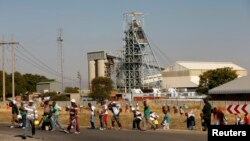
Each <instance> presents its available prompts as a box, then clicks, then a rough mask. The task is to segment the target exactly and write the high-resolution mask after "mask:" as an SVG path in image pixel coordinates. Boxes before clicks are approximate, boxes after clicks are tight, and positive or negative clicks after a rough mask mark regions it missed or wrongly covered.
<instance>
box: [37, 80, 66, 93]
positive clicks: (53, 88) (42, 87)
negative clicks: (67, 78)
mask: <svg viewBox="0 0 250 141" xmlns="http://www.w3.org/2000/svg"><path fill="white" fill-rule="evenodd" d="M61 85H62V84H61V83H60V82H58V81H55V80H51V81H46V82H39V83H37V84H36V91H37V92H38V93H41V94H44V93H48V92H56V93H61Z"/></svg>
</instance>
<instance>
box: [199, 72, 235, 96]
mask: <svg viewBox="0 0 250 141" xmlns="http://www.w3.org/2000/svg"><path fill="white" fill-rule="evenodd" d="M237 77H238V75H237V73H236V71H235V70H232V68H228V67H226V68H219V69H216V70H209V71H206V72H204V73H203V74H202V75H200V82H199V86H198V88H197V89H196V92H197V93H199V94H207V93H208V90H210V89H212V88H214V87H217V86H220V85H222V84H224V83H227V82H229V81H232V80H234V79H235V78H237Z"/></svg>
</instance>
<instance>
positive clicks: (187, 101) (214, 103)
mask: <svg viewBox="0 0 250 141" xmlns="http://www.w3.org/2000/svg"><path fill="white" fill-rule="evenodd" d="M89 102H90V103H92V104H93V105H96V104H97V102H96V101H82V102H81V103H80V104H79V105H80V106H84V107H86V106H87V104H88V103H89ZM151 102H152V103H154V104H156V105H169V106H174V105H175V106H182V105H184V104H185V105H197V106H200V107H203V105H204V103H203V100H202V99H157V100H151ZM119 103H120V104H121V105H122V106H123V105H125V104H126V103H127V104H132V105H135V104H136V103H142V102H141V101H139V102H138V101H132V102H130V101H121V102H119ZM210 103H211V105H212V106H213V107H215V106H221V107H226V106H227V105H229V104H250V101H210ZM38 104H39V103H37V105H38ZM57 104H58V105H60V106H61V107H65V106H67V105H70V101H57ZM0 105H3V102H0Z"/></svg>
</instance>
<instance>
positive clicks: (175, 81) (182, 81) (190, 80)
mask: <svg viewBox="0 0 250 141" xmlns="http://www.w3.org/2000/svg"><path fill="white" fill-rule="evenodd" d="M224 67H230V68H232V69H233V70H236V73H237V74H238V77H242V76H246V75H247V71H246V69H244V68H242V67H240V66H238V65H236V64H234V63H232V62H191V61H178V62H176V63H175V64H174V65H173V66H172V67H171V68H168V69H166V70H164V71H163V72H162V77H163V81H162V88H163V89H169V88H174V89H178V90H181V91H183V92H188V91H189V92H195V89H196V88H197V87H198V85H199V80H200V78H199V75H201V74H203V73H204V72H206V71H208V70H214V69H217V68H224Z"/></svg>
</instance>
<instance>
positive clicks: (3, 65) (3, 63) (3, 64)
mask: <svg viewBox="0 0 250 141" xmlns="http://www.w3.org/2000/svg"><path fill="white" fill-rule="evenodd" d="M2 43H4V34H3V37H2ZM4 59H5V58H4V44H3V45H2V67H3V68H2V69H3V104H4V105H5V61H4Z"/></svg>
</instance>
